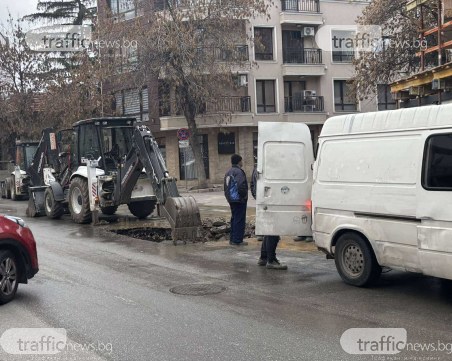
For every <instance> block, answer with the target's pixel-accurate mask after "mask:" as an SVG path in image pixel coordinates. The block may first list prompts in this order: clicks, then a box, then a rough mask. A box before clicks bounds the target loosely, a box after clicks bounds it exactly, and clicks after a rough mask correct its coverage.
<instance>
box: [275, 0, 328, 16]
mask: <svg viewBox="0 0 452 361" xmlns="http://www.w3.org/2000/svg"><path fill="white" fill-rule="evenodd" d="M281 8H282V11H294V12H310V13H319V12H320V1H319V0H281Z"/></svg>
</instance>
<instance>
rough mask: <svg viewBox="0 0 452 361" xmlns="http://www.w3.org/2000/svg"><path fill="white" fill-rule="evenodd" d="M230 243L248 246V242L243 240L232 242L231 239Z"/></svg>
mask: <svg viewBox="0 0 452 361" xmlns="http://www.w3.org/2000/svg"><path fill="white" fill-rule="evenodd" d="M229 244H230V245H231V246H248V242H245V241H242V242H231V241H229Z"/></svg>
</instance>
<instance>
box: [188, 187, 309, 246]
mask: <svg viewBox="0 0 452 361" xmlns="http://www.w3.org/2000/svg"><path fill="white" fill-rule="evenodd" d="M180 192H181V195H183V196H192V197H193V198H195V199H196V202H197V203H198V206H199V210H200V212H201V218H224V219H226V220H229V218H230V217H231V211H230V208H229V204H228V202H227V201H226V198H225V196H224V193H223V190H222V189H219V190H216V191H206V192H198V191H195V192H192V191H188V192H187V191H186V190H185V189H183V190H182V189H181V190H180ZM247 205H248V208H247V211H246V218H247V221H248V222H252V223H254V222H255V220H256V201H255V200H254V198H253V197H252V195H251V192H249V195H248V204H247ZM247 241H250V242H251V243H250V245H254V246H258V245H260V242H258V241H257V240H256V239H255V238H251V239H247ZM223 243H224V245H225V246H226V245H227V242H212V244H211V246H212V245H217V246H218V245H223ZM278 250H286V251H302V252H306V251H308V252H309V251H316V250H317V247H316V246H315V244H314V242H310V243H306V242H294V240H293V238H292V237H282V238H281V241H280V244H279V246H278Z"/></svg>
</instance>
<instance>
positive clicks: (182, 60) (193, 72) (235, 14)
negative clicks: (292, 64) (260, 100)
mask: <svg viewBox="0 0 452 361" xmlns="http://www.w3.org/2000/svg"><path fill="white" fill-rule="evenodd" d="M270 6H272V3H270V2H268V1H265V0H221V1H219V0H192V1H191V0H182V1H174V0H163V1H156V2H155V4H154V8H153V9H152V11H151V12H150V14H149V16H145V17H144V18H145V19H146V21H143V19H141V18H139V19H137V20H136V21H135V22H134V23H131V22H128V23H127V24H122V25H123V26H122V27H121V28H122V31H123V32H125V33H127V34H128V36H129V38H134V39H136V40H137V41H138V62H137V67H136V70H137V71H136V72H135V74H137V75H139V79H138V80H137V81H140V80H141V81H142V82H148V81H149V80H150V79H152V78H154V79H155V78H158V79H160V80H161V81H162V82H164V83H165V84H166V85H167V87H168V88H169V89H171V98H170V101H171V106H172V109H173V112H180V113H181V114H183V115H184V117H185V119H186V121H187V124H188V128H189V130H190V139H189V141H190V145H191V147H192V149H193V153H194V157H195V163H196V168H197V173H198V181H199V186H200V187H206V186H207V178H206V172H205V169H204V162H203V156H202V150H201V144H200V142H199V138H198V136H199V131H198V125H197V120H198V119H199V118H200V117H203V116H206V115H205V113H206V104H207V106H209V105H210V107H211V108H212V109H215V110H216V113H217V117H218V122H220V123H221V122H222V121H224V120H225V118H226V117H227V116H228V115H227V109H224V110H226V112H222V110H223V109H221V108H222V106H221V99H222V97H224V96H226V95H230V94H233V91H234V87H235V86H236V82H235V76H234V75H237V72H238V71H239V70H243V69H244V67H248V68H249V67H250V66H251V65H252V64H251V62H250V60H249V56H248V46H249V45H250V44H252V40H253V39H252V34H251V30H250V29H251V28H250V23H249V19H250V18H254V17H257V16H261V17H263V18H264V19H267V18H268V15H267V14H268V9H269V7H270Z"/></svg>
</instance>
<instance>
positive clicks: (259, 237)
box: [250, 166, 264, 242]
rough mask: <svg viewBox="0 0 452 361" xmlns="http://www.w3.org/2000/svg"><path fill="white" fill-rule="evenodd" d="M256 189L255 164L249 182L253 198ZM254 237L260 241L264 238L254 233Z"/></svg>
mask: <svg viewBox="0 0 452 361" xmlns="http://www.w3.org/2000/svg"><path fill="white" fill-rule="evenodd" d="M256 189H257V168H256V166H254V169H253V174H252V175H251V183H250V190H251V195H252V196H253V198H254V199H256ZM256 239H257V240H258V241H261V242H262V241H263V240H264V236H258V235H256Z"/></svg>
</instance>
